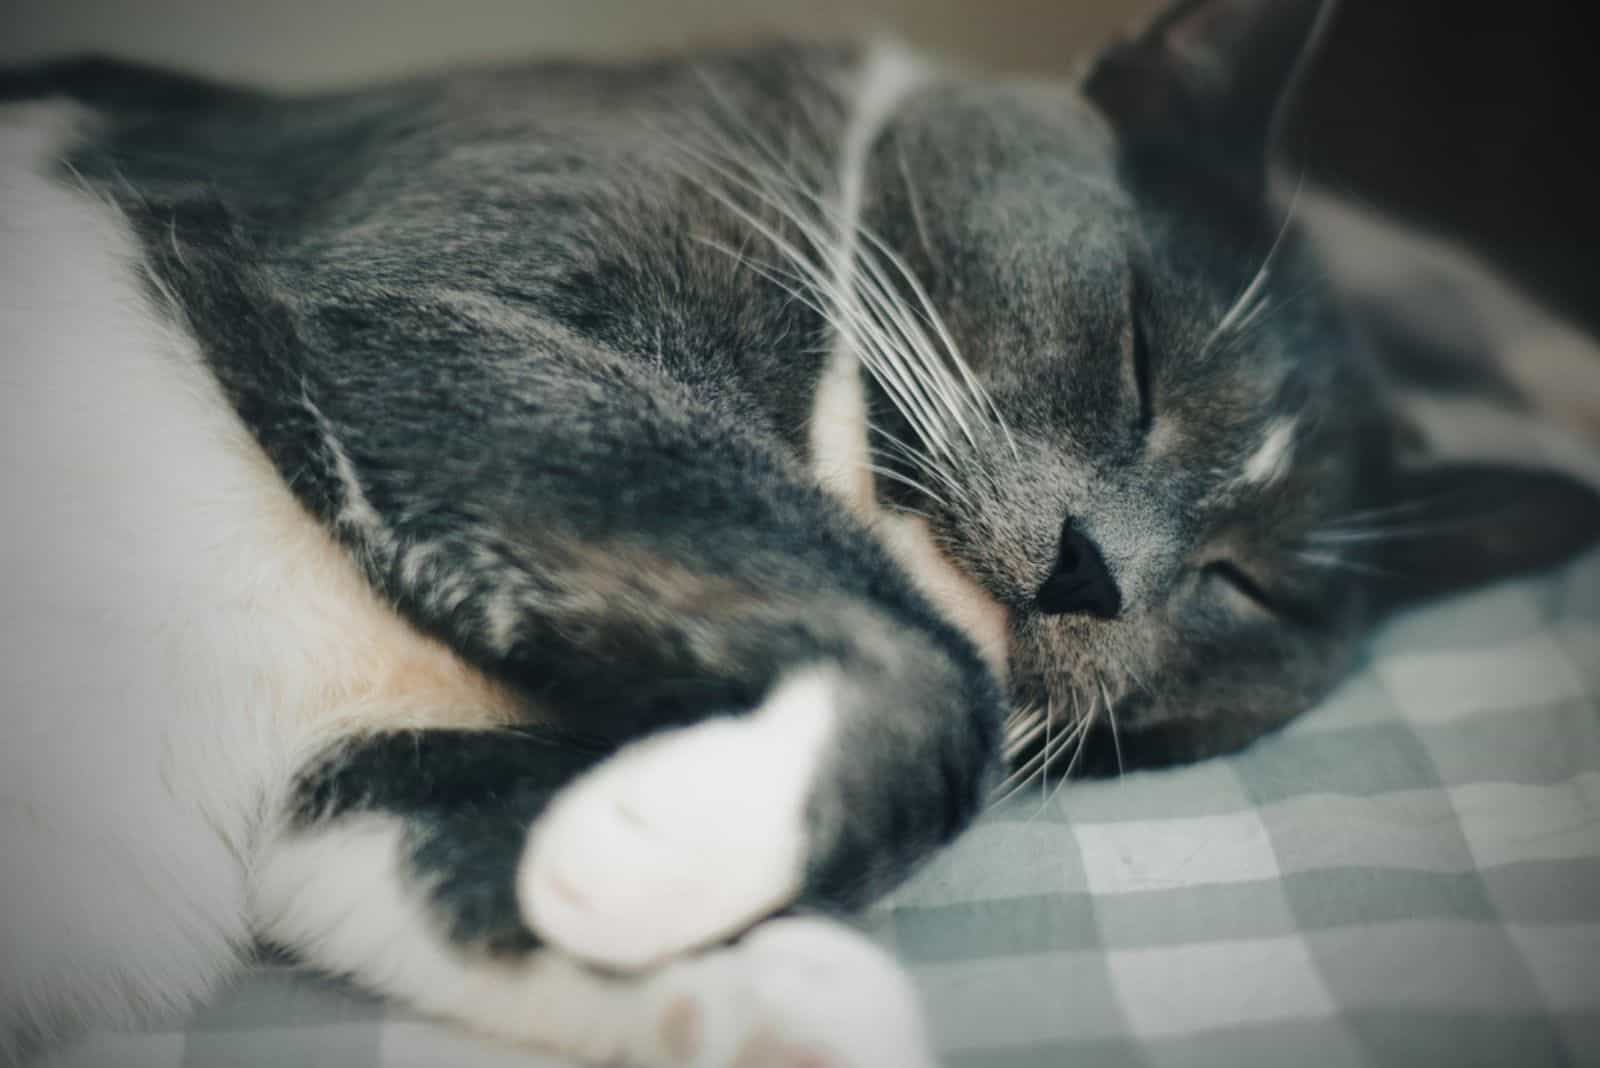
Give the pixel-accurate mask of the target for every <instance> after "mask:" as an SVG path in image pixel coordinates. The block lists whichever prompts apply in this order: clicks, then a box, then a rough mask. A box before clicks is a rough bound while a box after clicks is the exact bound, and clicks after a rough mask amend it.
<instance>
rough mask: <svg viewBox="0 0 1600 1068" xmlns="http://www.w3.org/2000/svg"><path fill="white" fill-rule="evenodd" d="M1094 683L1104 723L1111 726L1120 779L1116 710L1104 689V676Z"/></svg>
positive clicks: (1119, 750) (1120, 756)
mask: <svg viewBox="0 0 1600 1068" xmlns="http://www.w3.org/2000/svg"><path fill="white" fill-rule="evenodd" d="M1095 682H1096V683H1098V684H1099V686H1100V702H1101V703H1100V707H1101V708H1103V709H1105V712H1106V722H1107V723H1108V724H1109V725H1110V726H1111V747H1112V749H1113V750H1114V751H1115V752H1116V754H1117V778H1119V779H1120V778H1122V776H1123V774H1124V766H1123V763H1122V737H1121V735H1120V734H1119V733H1118V731H1117V710H1116V705H1115V704H1114V703H1113V702H1112V700H1111V691H1110V690H1108V689H1107V688H1106V680H1105V676H1104V675H1098V676H1096V678H1095Z"/></svg>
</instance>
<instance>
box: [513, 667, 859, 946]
mask: <svg viewBox="0 0 1600 1068" xmlns="http://www.w3.org/2000/svg"><path fill="white" fill-rule="evenodd" d="M833 693H834V685H833V681H832V678H831V676H830V675H829V674H827V673H825V672H809V673H806V674H803V675H798V676H795V677H792V678H791V679H789V680H787V681H785V682H784V683H782V684H780V685H779V686H777V687H775V688H774V690H773V692H772V694H771V695H770V696H769V697H768V698H767V700H766V701H765V702H763V704H762V705H761V707H760V708H758V709H757V710H756V711H755V712H753V713H751V714H750V715H748V716H741V717H738V718H728V719H717V720H711V721H707V722H704V723H699V724H696V725H694V726H692V727H684V728H681V729H677V730H671V731H666V732H663V733H662V734H660V735H657V736H655V737H653V738H648V739H645V740H644V741H641V742H637V743H635V744H633V745H630V746H627V747H626V748H624V749H623V750H622V751H620V752H619V753H617V755H616V756H614V757H612V758H611V759H609V760H607V761H605V762H604V763H602V764H601V765H600V766H599V767H597V768H595V769H594V770H592V771H590V772H589V773H588V774H586V775H584V776H583V777H581V778H579V779H578V780H577V781H575V782H573V783H572V784H571V785H570V786H568V787H567V788H566V789H565V790H563V791H562V792H561V793H560V794H559V795H557V797H556V798H555V800H554V801H553V802H551V805H550V808H549V809H548V810H547V811H546V812H545V814H544V815H543V816H542V817H541V818H540V819H539V821H538V822H537V823H536V824H535V826H534V828H533V831H532V834H531V835H530V837H529V842H528V848H527V851H526V852H525V853H524V855H523V859H522V864H521V869H520V871H519V872H518V877H517V892H518V896H519V899H520V901H521V905H522V911H523V915H524V916H525V917H526V919H527V921H528V923H529V925H530V926H531V927H532V928H533V929H534V930H535V931H537V932H538V933H539V934H540V936H542V937H543V938H544V939H545V940H546V941H548V942H550V943H551V944H552V945H554V946H556V947H558V948H560V949H562V950H565V951H566V952H567V953H570V954H572V955H573V956H576V957H579V958H581V959H583V960H587V961H590V962H592V963H596V964H602V965H606V966H608V967H612V968H618V969H623V970H629V971H633V970H638V969H642V968H646V967H649V966H651V965H653V964H656V963H659V962H661V961H663V960H665V959H666V958H668V957H670V956H673V955H675V954H678V953H682V952H683V951H684V950H687V949H692V948H695V947H698V946H702V945H705V944H707V943H709V942H712V941H714V940H716V939H719V938H724V937H727V936H729V935H732V934H735V933H737V932H738V931H740V930H742V929H743V928H745V927H747V926H749V925H750V924H751V923H754V922H755V921H757V920H759V919H761V918H763V917H764V916H768V915H770V914H772V913H773V912H775V911H777V910H778V909H781V908H782V907H784V906H785V905H787V904H789V903H790V902H791V901H793V900H794V897H795V895H796V894H797V893H798V892H799V890H800V882H801V878H802V875H803V872H804V866H805V859H806V826H805V809H806V803H807V800H808V798H809V796H810V791H811V785H812V780H813V778H814V776H815V772H816V769H817V766H818V764H819V763H820V761H821V759H822V756H823V754H824V751H825V748H826V746H827V744H828V741H829V738H830V736H831V733H832V730H831V728H832V724H833V720H834V699H833Z"/></svg>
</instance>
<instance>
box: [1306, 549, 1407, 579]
mask: <svg viewBox="0 0 1600 1068" xmlns="http://www.w3.org/2000/svg"><path fill="white" fill-rule="evenodd" d="M1290 555H1292V556H1293V557H1294V558H1295V559H1297V560H1299V561H1300V562H1302V563H1305V564H1310V565H1311V566H1313V567H1320V568H1323V569H1324V570H1328V571H1349V572H1352V573H1354V574H1358V575H1368V576H1372V577H1375V578H1397V577H1399V576H1398V575H1397V574H1396V572H1394V571H1390V570H1388V569H1386V568H1381V567H1376V566H1373V565H1371V564H1364V563H1361V562H1360V561H1356V560H1347V559H1345V558H1344V557H1343V556H1340V555H1338V554H1337V553H1330V552H1314V551H1306V550H1299V551H1296V552H1293V553H1291V554H1290Z"/></svg>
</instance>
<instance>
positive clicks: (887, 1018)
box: [255, 816, 934, 1068]
mask: <svg viewBox="0 0 1600 1068" xmlns="http://www.w3.org/2000/svg"><path fill="white" fill-rule="evenodd" d="M402 835H403V828H402V825H401V824H400V823H399V822H398V821H397V820H394V819H392V818H389V817H383V816H371V817H367V818H364V819H353V820H348V821H344V822H342V823H339V824H335V825H332V826H325V827H320V828H317V829H315V830H313V831H311V832H309V833H304V834H288V835H285V836H283V837H281V838H279V839H277V840H276V841H275V842H273V843H272V844H271V845H270V846H269V847H268V848H267V849H266V850H265V851H264V853H263V856H262V867H261V870H260V873H259V876H258V878H257V881H256V899H255V900H256V911H257V913H258V914H259V915H260V916H261V918H262V924H263V929H264V930H265V931H266V932H267V933H268V934H270V935H272V936H273V937H275V938H278V939H281V940H283V941H285V942H288V943H290V944H293V945H295V946H299V947H302V949H303V951H304V952H305V953H306V954H307V956H308V958H309V959H310V960H311V961H312V962H314V963H321V964H323V965H324V966H326V967H329V968H333V969H335V970H339V971H347V972H350V973H352V974H353V975H354V976H355V977H356V978H357V979H358V980H360V981H362V982H363V983H365V984H366V985H368V986H371V987H374V988H377V989H381V990H386V991H389V992H390V993H392V994H396V995H399V996H402V997H404V998H405V999H406V1000H407V1001H408V1002H410V1003H411V1004H412V1005H414V1006H415V1007H417V1008H418V1009H420V1010H422V1011H423V1012H427V1013H431V1014H434V1015H438V1016H443V1017H447V1018H449V1019H452V1020H456V1021H459V1022H462V1023H464V1024H466V1025H468V1026H470V1027H471V1028H473V1029H474V1030H476V1031H478V1032H480V1033H483V1034H487V1035H492V1036H495V1037H498V1038H501V1039H505V1040H507V1041H511V1042H516V1043H521V1044H526V1045H531V1046H536V1047H539V1048H542V1049H545V1050H549V1051H551V1052H555V1053H560V1054H563V1055H565V1056H568V1057H575V1058H578V1059H580V1060H582V1061H584V1062H588V1063H606V1064H615V1063H625V1064H628V1065H637V1066H640V1068H685V1066H688V1068H736V1066H738V1065H762V1066H764V1068H766V1066H770V1068H785V1066H789V1065H793V1066H794V1068H801V1066H806V1068H817V1066H819V1065H820V1066H836V1068H931V1066H932V1064H933V1063H934V1062H933V1059H932V1057H931V1055H930V1054H929V1053H928V1049H927V1044H926V1038H925V1037H924V1034H925V1031H924V1027H923V1024H922V1018H921V1015H920V1011H919V1009H918V1006H917V1001H916V997H915V994H914V993H913V991H912V988H911V985H910V982H909V981H908V980H907V978H906V976H905V974H904V973H903V972H902V971H901V970H900V969H899V967H898V966H897V965H895V963H894V962H893V961H892V960H891V959H890V958H889V957H888V956H887V955H886V954H884V953H883V952H882V951H881V950H879V949H877V948H876V947H875V946H873V945H872V944H871V943H870V942H868V941H867V940H866V939H864V938H863V937H862V936H860V935H858V934H856V933H855V932H853V931H851V930H849V929H848V928H846V927H843V926H841V925H838V924H834V923H831V922H828V921H825V920H818V919H796V920H780V921H776V922H773V923H770V924H765V925H763V926H761V927H759V928H757V929H756V930H755V931H754V932H753V933H752V934H751V935H750V936H749V937H748V938H746V939H745V940H744V941H743V942H741V943H739V944H738V945H735V946H732V947H729V948H727V949H721V950H717V951H715V952H712V953H709V954H706V955H704V956H699V957H690V958H687V959H684V960H679V961H675V962H673V963H671V964H669V965H667V966H666V967H665V968H663V969H661V970H659V971H655V972H650V973H646V974H644V975H640V976H636V977H630V976H605V975H602V974H600V973H597V972H596V971H594V970H593V969H591V968H588V967H586V966H584V965H582V964H580V963H578V962H577V961H576V960H574V959H573V958H571V957H568V956H566V955H564V954H562V953H560V952H557V951H555V950H541V951H536V952H534V953H533V954H531V955H530V956H528V957H526V958H522V959H519V960H496V959H494V958H490V957H484V956H479V955H475V954H469V953H464V952H462V951H460V950H459V949H457V948H455V947H453V946H451V945H450V944H448V943H447V942H445V941H444V939H443V938H442V937H441V936H440V935H439V934H438V923H437V920H436V918H435V917H434V916H433V915H432V914H431V913H430V911H429V906H428V904H427V902H426V901H425V900H423V897H422V894H421V891H420V890H419V889H416V888H414V887H413V888H412V889H409V890H408V889H406V888H407V886H408V883H407V882H406V881H405V879H404V878H403V877H402V872H401V870H400V869H401V865H402V853H401V850H402V843H401V839H402Z"/></svg>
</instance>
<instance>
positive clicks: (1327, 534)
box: [1304, 517, 1488, 545]
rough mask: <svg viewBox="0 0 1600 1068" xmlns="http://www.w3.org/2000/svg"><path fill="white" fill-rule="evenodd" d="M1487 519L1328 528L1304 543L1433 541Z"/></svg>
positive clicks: (1319, 531) (1318, 531)
mask: <svg viewBox="0 0 1600 1068" xmlns="http://www.w3.org/2000/svg"><path fill="white" fill-rule="evenodd" d="M1487 518H1488V517H1479V518H1477V519H1461V520H1458V521H1456V522H1448V523H1397V524H1395V525H1394V526H1389V527H1383V526H1373V527H1325V528H1323V529H1321V530H1316V531H1312V532H1311V533H1310V534H1307V535H1305V538H1304V540H1305V541H1306V542H1308V543H1312V544H1316V545H1360V544H1368V543H1374V542H1386V541H1405V540H1409V539H1422V538H1432V537H1436V536H1438V535H1441V534H1458V533H1461V532H1463V531H1469V530H1472V529H1474V528H1475V527H1479V526H1481V525H1482V524H1483V522H1484V521H1485V520H1486V519H1487Z"/></svg>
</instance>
